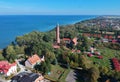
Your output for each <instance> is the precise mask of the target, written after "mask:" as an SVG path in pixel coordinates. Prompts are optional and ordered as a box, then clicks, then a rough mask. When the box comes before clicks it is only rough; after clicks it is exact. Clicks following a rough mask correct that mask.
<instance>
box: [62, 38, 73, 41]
mask: <svg viewBox="0 0 120 82" xmlns="http://www.w3.org/2000/svg"><path fill="white" fill-rule="evenodd" d="M63 40H64V41H70V40H71V39H70V38H63Z"/></svg>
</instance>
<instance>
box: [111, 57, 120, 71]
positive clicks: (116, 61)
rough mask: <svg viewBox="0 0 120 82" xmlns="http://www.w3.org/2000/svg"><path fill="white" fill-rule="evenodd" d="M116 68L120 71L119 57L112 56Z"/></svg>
mask: <svg viewBox="0 0 120 82" xmlns="http://www.w3.org/2000/svg"><path fill="white" fill-rule="evenodd" d="M112 62H113V65H114V69H115V70H117V71H120V62H119V60H118V59H117V58H112Z"/></svg>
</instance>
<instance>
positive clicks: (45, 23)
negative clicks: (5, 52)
mask: <svg viewBox="0 0 120 82" xmlns="http://www.w3.org/2000/svg"><path fill="white" fill-rule="evenodd" d="M95 17H96V16H93V15H92V16H90V15H0V49H2V48H5V47H6V46H7V45H9V44H10V43H11V42H12V41H14V40H15V38H16V37H17V36H21V35H24V34H25V33H29V32H31V31H41V32H46V31H49V30H52V29H53V28H55V26H56V24H57V23H59V24H60V25H67V24H74V23H76V22H79V21H82V20H86V19H91V18H95Z"/></svg>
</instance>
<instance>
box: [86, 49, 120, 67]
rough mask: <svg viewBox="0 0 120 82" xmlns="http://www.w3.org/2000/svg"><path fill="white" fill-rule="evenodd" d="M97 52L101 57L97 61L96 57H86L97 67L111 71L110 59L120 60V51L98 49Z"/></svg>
mask: <svg viewBox="0 0 120 82" xmlns="http://www.w3.org/2000/svg"><path fill="white" fill-rule="evenodd" d="M98 51H99V52H100V53H101V55H102V56H103V59H98V58H97V56H93V57H87V58H88V59H90V60H92V61H93V62H95V63H96V65H97V66H105V67H108V68H110V69H111V63H110V59H111V58H114V57H117V58H120V51H116V50H113V49H109V48H105V47H104V48H101V49H98Z"/></svg>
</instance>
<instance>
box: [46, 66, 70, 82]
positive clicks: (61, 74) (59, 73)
mask: <svg viewBox="0 0 120 82" xmlns="http://www.w3.org/2000/svg"><path fill="white" fill-rule="evenodd" d="M69 71H70V70H69V69H65V68H62V67H61V66H59V65H52V68H51V74H50V75H45V78H47V79H50V80H53V81H58V80H59V82H65V78H66V77H67V75H68V73H69Z"/></svg>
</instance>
